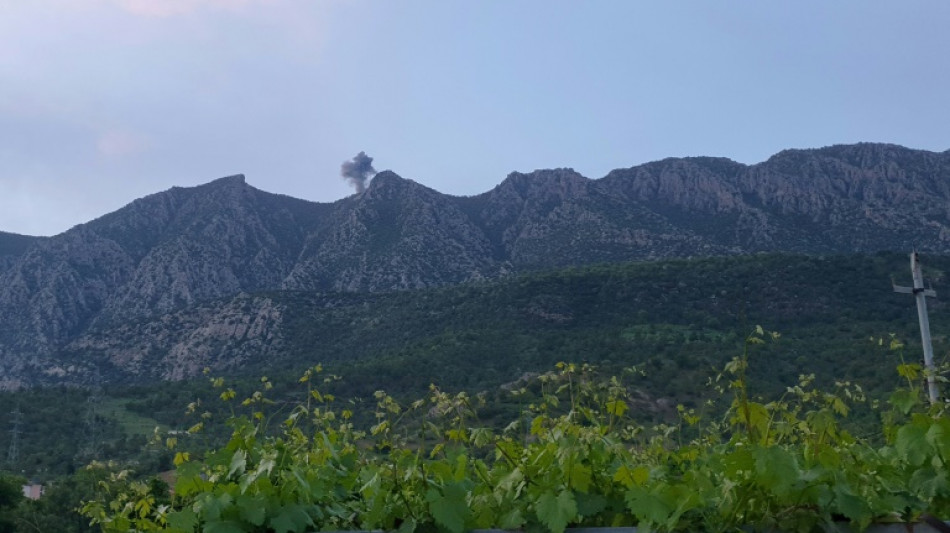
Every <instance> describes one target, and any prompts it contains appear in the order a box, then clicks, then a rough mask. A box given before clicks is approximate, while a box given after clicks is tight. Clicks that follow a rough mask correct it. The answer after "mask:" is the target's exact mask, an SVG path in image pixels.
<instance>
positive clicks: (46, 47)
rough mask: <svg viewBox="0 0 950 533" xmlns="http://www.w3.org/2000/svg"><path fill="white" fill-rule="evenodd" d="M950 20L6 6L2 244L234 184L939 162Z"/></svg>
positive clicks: (78, 2) (335, 6) (534, 6)
mask: <svg viewBox="0 0 950 533" xmlns="http://www.w3.org/2000/svg"><path fill="white" fill-rule="evenodd" d="M948 20H950V3H947V2H943V1H938V0H931V1H923V0H921V1H907V2H897V1H893V2H884V1H881V2H867V1H857V0H855V1H836V2H827V1H807V0H805V1H795V2H782V3H779V2H760V1H735V2H728V3H727V2H708V1H699V0H696V1H681V2H650V3H648V2H635V1H632V0H629V1H628V0H624V1H620V0H617V1H607V0H603V1H595V0H591V1H584V2H581V1H570V2H568V1H557V0H518V1H509V0H484V1H478V2H475V1H471V2H462V1H445V0H426V1H423V0H417V1H411V0H405V1H392V0H375V1H369V0H367V1H363V0H28V1H25V0H0V230H3V231H11V232H17V233H26V234H33V235H51V234H55V233H58V232H61V231H64V230H66V229H68V228H69V227H71V226H73V225H75V224H78V223H81V222H85V221H88V220H90V219H92V218H95V217H97V216H100V215H102V214H105V213H107V212H109V211H113V210H115V209H118V208H119V207H121V206H123V205H125V204H127V203H128V202H130V201H132V200H133V199H135V198H137V197H141V196H144V195H146V194H150V193H153V192H158V191H161V190H165V189H168V188H170V187H172V186H175V185H177V186H191V185H197V184H200V183H205V182H207V181H210V180H212V179H215V178H218V177H221V176H226V175H229V174H235V173H244V174H245V175H246V176H247V180H248V182H249V183H250V184H251V185H253V186H255V187H257V188H260V189H263V190H266V191H270V192H275V193H281V194H287V195H291V196H296V197H299V198H305V199H308V200H313V201H320V202H331V201H334V200H337V199H339V198H342V197H344V196H346V195H348V194H352V193H353V189H351V188H350V187H349V186H348V185H347V183H346V182H345V181H344V180H342V179H341V178H340V176H339V170H340V164H341V163H342V162H343V161H344V160H346V159H349V158H350V157H352V156H354V155H355V154H356V153H357V152H359V151H365V152H366V153H367V154H369V155H370V156H372V157H374V158H375V161H374V164H375V166H376V168H377V169H378V170H382V169H392V170H394V171H395V172H397V173H399V174H400V175H402V176H403V177H406V178H410V179H413V180H415V181H418V182H420V183H422V184H424V185H426V186H429V187H431V188H433V189H436V190H438V191H441V192H444V193H448V194H455V195H470V194H477V193H480V192H484V191H487V190H489V189H491V188H492V187H494V186H495V185H497V184H498V183H499V182H501V181H502V180H503V179H504V178H505V176H506V175H507V174H508V173H509V172H511V171H522V172H527V171H531V170H534V169H537V168H554V167H572V168H574V169H575V170H577V171H578V172H580V173H581V174H584V175H585V176H588V177H591V178H599V177H602V176H603V175H605V174H606V173H607V172H609V171H610V170H611V169H614V168H619V167H630V166H634V165H638V164H641V163H645V162H648V161H653V160H657V159H662V158H665V157H679V156H698V155H709V156H723V157H729V158H731V159H734V160H736V161H740V162H743V163H748V164H751V163H756V162H760V161H763V160H765V159H767V158H768V157H769V156H770V155H771V154H773V153H775V152H778V151H780V150H782V149H784V148H812V147H820V146H826V145H830V144H838V143H853V142H860V141H873V142H892V143H897V144H902V145H905V146H909V147H912V148H919V149H925V150H933V151H943V150H947V149H950V101H948V100H950V65H948V63H950V59H948V57H950V56H948V55H947V54H948V52H950V32H947V31H945V28H944V26H945V24H946V22H947V21H948Z"/></svg>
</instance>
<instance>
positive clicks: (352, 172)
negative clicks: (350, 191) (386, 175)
mask: <svg viewBox="0 0 950 533" xmlns="http://www.w3.org/2000/svg"><path fill="white" fill-rule="evenodd" d="M340 175H341V176H343V179H345V180H346V181H348V182H349V183H350V185H352V186H353V187H354V188H356V192H357V193H361V192H363V191H365V190H366V184H367V183H369V180H370V178H372V177H373V176H374V175H376V169H375V168H373V158H372V157H370V156H368V155H366V152H360V153H358V154H356V157H354V158H353V159H351V160H349V161H344V162H343V164H342V165H340Z"/></svg>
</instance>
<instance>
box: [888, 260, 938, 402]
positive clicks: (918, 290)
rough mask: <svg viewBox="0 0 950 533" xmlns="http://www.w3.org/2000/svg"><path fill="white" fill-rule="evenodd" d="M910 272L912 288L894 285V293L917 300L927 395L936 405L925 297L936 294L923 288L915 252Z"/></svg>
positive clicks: (932, 350) (934, 296) (934, 370)
mask: <svg viewBox="0 0 950 533" xmlns="http://www.w3.org/2000/svg"><path fill="white" fill-rule="evenodd" d="M910 272H911V275H913V276H914V286H913V287H901V286H899V285H894V292H903V293H907V294H913V295H914V298H915V299H916V300H917V318H919V319H920V342H921V344H923V345H924V368H926V373H927V393H928V395H929V396H930V403H937V381H936V379H935V374H936V369H935V368H934V347H933V343H932V342H931V341H930V319H929V318H928V317H927V296H930V297H931V298H936V297H937V293H936V292H934V291H932V290H930V289H925V288H924V276H923V274H921V273H920V260H919V259H918V257H917V250H914V251H913V253H911V254H910Z"/></svg>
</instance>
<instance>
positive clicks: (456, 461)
mask: <svg viewBox="0 0 950 533" xmlns="http://www.w3.org/2000/svg"><path fill="white" fill-rule="evenodd" d="M777 339H778V335H776V334H772V333H769V332H767V331H764V330H763V329H762V328H755V329H754V330H753V332H752V333H751V334H750V335H749V336H748V337H746V339H745V342H744V349H743V351H742V353H741V354H740V355H739V356H737V357H734V358H733V359H731V360H730V361H728V362H727V363H726V364H725V365H724V369H723V371H722V373H720V374H719V375H717V376H716V377H715V378H714V379H713V380H711V382H712V383H713V386H714V388H716V389H717V390H719V391H720V393H721V395H722V396H721V399H722V401H724V402H725V403H726V404H727V408H726V411H725V415H724V416H722V417H719V416H711V414H710V413H715V412H717V411H716V409H715V406H714V405H713V404H708V405H707V406H705V407H704V408H703V410H708V413H705V414H704V413H703V412H697V411H696V410H695V409H690V408H686V407H684V406H680V408H679V409H678V413H679V418H678V421H677V422H676V423H675V424H672V425H670V424H660V425H655V426H649V427H648V426H644V425H642V424H641V423H640V422H638V421H637V419H636V418H635V417H633V416H632V415H631V411H632V410H633V409H632V406H634V405H636V404H635V402H634V396H635V393H634V391H635V388H634V385H635V383H634V382H633V381H632V380H639V379H640V377H641V376H642V372H641V371H639V370H637V369H630V370H629V371H627V372H624V373H622V374H621V376H620V377H612V378H603V377H600V375H599V374H597V373H596V372H595V371H594V369H593V367H591V366H589V365H586V364H582V365H577V364H568V363H559V364H558V365H557V367H556V370H555V371H553V372H548V373H545V374H542V375H540V376H538V377H537V378H536V379H535V380H533V381H532V382H530V383H526V386H525V387H522V388H519V389H514V390H512V391H511V394H513V395H514V396H517V397H521V398H523V401H524V404H523V405H524V412H523V413H522V415H520V416H518V418H517V420H515V421H513V422H512V423H511V424H509V425H508V426H507V427H505V428H504V429H493V428H491V427H488V426H485V425H483V424H482V423H481V422H480V421H479V418H478V409H479V407H480V406H482V405H483V404H484V397H483V396H475V397H472V396H470V395H468V394H466V393H458V394H449V393H446V392H444V391H442V390H440V389H438V388H436V387H431V388H430V392H429V394H428V396H427V397H426V398H425V399H423V400H418V401H415V402H411V403H409V404H402V403H400V402H399V401H397V400H396V399H395V398H393V397H392V396H390V395H388V394H386V393H383V392H381V391H378V392H377V393H376V394H375V395H374V397H375V400H376V402H375V408H374V409H373V419H374V420H373V423H372V424H370V427H369V428H368V429H366V430H360V429H357V427H356V425H355V424H354V422H353V418H352V414H353V413H352V411H351V410H350V409H349V408H344V409H337V408H336V407H335V406H334V402H335V401H336V400H335V398H334V396H333V395H332V394H329V393H327V392H326V391H325V390H321V389H318V388H317V387H316V386H315V381H317V378H318V376H320V371H321V370H322V369H320V368H319V367H318V368H314V369H311V370H310V371H308V372H307V374H305V375H304V377H303V378H301V379H300V382H301V383H302V384H303V386H305V387H306V390H305V391H304V392H303V400H301V401H298V402H297V403H296V405H294V406H293V407H292V408H291V409H290V411H289V412H287V413H285V414H284V415H282V418H283V420H282V421H281V422H280V423H279V424H278V423H276V422H275V420H276V419H275V418H274V415H275V414H277V413H275V412H274V410H275V409H278V410H279V409H280V407H279V406H278V405H279V404H278V403H276V402H274V401H273V400H272V399H271V398H270V397H269V393H270V392H271V386H270V384H271V382H270V381H269V380H268V379H267V378H264V379H262V380H261V381H260V382H259V384H258V385H259V386H258V388H257V390H255V391H253V392H251V393H250V394H248V395H247V396H246V398H245V399H244V400H243V402H240V404H241V406H239V407H242V408H247V409H249V412H248V413H247V414H238V415H236V416H233V417H231V418H230V419H229V421H228V425H229V427H230V428H231V432H232V433H231V437H230V440H229V441H228V442H227V444H226V445H224V446H223V447H221V448H219V449H217V450H214V451H210V452H207V453H205V454H203V455H202V456H200V457H199V456H198V454H195V455H194V456H192V455H191V453H185V452H181V453H180V454H179V457H178V462H179V463H180V464H179V465H178V478H177V482H176V483H175V495H174V499H172V500H171V501H169V502H168V503H160V502H158V500H157V499H156V496H155V494H154V491H152V490H150V489H149V488H148V485H147V484H146V483H144V482H142V481H136V480H133V479H132V478H131V477H130V476H129V472H127V471H122V472H116V473H113V474H112V475H111V477H110V478H109V480H108V481H107V482H104V483H102V489H103V490H102V493H101V494H100V496H99V498H97V499H96V500H93V501H90V502H87V504H86V505H85V507H84V509H83V513H84V514H86V516H88V517H89V518H91V519H92V520H93V521H94V522H96V523H98V524H99V525H100V526H101V527H102V529H103V531H106V532H119V531H128V530H129V529H135V530H137V531H174V532H190V531H204V532H257V531H277V532H281V533H284V532H301V531H311V530H347V529H351V530H353V529H358V530H374V529H382V530H398V531H406V532H408V531H428V530H441V531H448V532H452V533H460V532H462V531H466V530H471V529H485V528H502V529H523V530H537V529H541V530H547V531H552V532H554V533H561V532H563V530H564V529H565V528H567V527H596V526H632V525H636V526H638V527H640V528H642V529H643V530H651V529H658V530H704V531H727V530H736V529H737V528H740V527H751V528H753V529H754V530H783V531H785V530H788V531H811V530H814V529H817V528H823V527H827V526H830V525H831V524H832V523H833V522H834V521H837V520H841V519H844V520H848V521H850V522H851V523H852V524H854V525H855V526H857V527H859V528H863V527H866V526H867V525H869V524H870V523H871V522H872V521H875V520H882V519H883V520H888V519H895V518H899V519H905V520H912V519H915V518H916V517H918V516H920V515H921V514H922V513H930V514H934V515H938V516H946V515H947V514H948V513H950V479H948V475H947V472H948V468H947V465H946V460H947V459H948V458H950V418H948V417H947V413H946V412H945V410H944V407H943V406H942V405H936V406H927V405H925V404H924V403H922V402H923V401H922V398H923V396H922V392H921V390H920V387H919V384H918V383H919V380H914V379H908V381H907V387H906V388H904V389H901V390H899V391H898V393H895V398H899V401H895V402H894V403H892V404H890V407H889V408H887V409H885V411H884V416H883V418H882V419H883V421H884V425H883V426H882V430H881V431H879V433H880V435H878V436H874V435H871V436H865V437H857V436H855V435H852V434H851V433H850V432H849V431H847V430H846V429H845V426H844V424H843V422H844V420H845V419H846V418H847V417H848V415H849V413H851V412H852V408H853V407H857V406H860V405H861V404H863V403H865V402H867V400H866V398H865V394H864V391H863V390H862V389H861V388H860V387H858V386H856V385H853V384H851V383H847V382H840V383H837V384H836V385H835V386H834V387H833V388H832V389H831V390H832V392H827V391H824V390H821V389H818V388H816V387H815V379H814V377H813V376H801V377H800V379H799V382H798V384H797V385H795V386H791V387H788V388H787V390H786V392H785V393H784V394H783V395H782V396H781V397H779V398H777V399H773V400H770V401H765V400H761V399H759V398H758V397H756V396H754V395H752V394H750V382H749V377H748V370H749V368H750V366H751V362H752V360H754V359H755V357H753V352H758V351H759V350H760V349H761V348H763V347H766V346H767V345H768V344H771V343H773V342H774V341H775V340H777ZM902 373H905V374H908V376H910V375H912V374H911V373H910V371H909V370H907V369H906V368H904V369H902ZM334 381H335V380H334V378H332V377H331V378H328V379H325V380H324V381H323V383H322V384H321V385H328V384H331V383H333V382H334ZM212 382H213V384H214V385H215V386H216V387H217V388H219V389H223V390H224V392H225V393H224V394H221V395H220V397H221V399H222V400H223V401H224V402H226V403H235V402H236V401H237V400H236V398H237V396H235V394H233V393H231V392H230V391H232V389H229V388H226V383H225V382H224V380H221V379H214V380H212ZM532 391H534V392H532ZM195 431H196V432H200V431H203V429H196V430H195ZM171 445H173V446H178V443H177V442H172V443H171Z"/></svg>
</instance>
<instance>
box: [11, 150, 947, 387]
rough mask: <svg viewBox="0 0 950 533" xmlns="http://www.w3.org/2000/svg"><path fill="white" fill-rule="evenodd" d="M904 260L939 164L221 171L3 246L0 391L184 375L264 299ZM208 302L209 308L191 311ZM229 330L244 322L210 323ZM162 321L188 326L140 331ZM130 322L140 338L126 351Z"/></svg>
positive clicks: (818, 161) (904, 158)
mask: <svg viewBox="0 0 950 533" xmlns="http://www.w3.org/2000/svg"><path fill="white" fill-rule="evenodd" d="M911 247H917V248H918V249H920V250H921V251H925V252H932V253H950V151H948V152H942V153H935V152H926V151H921V150H912V149H908V148H903V147H899V146H894V145H884V144H858V145H846V146H833V147H828V148H822V149H816V150H786V151H783V152H781V153H779V154H776V155H775V156H773V157H772V158H770V159H769V160H767V161H765V162H763V163H760V164H757V165H751V166H747V165H742V164H739V163H736V162H733V161H730V160H727V159H721V158H707V157H697V158H684V159H666V160H662V161H657V162H653V163H648V164H645V165H640V166H636V167H632V168H628V169H618V170H615V171H613V172H611V173H609V174H608V175H607V176H605V177H604V178H601V179H596V180H591V179H588V178H585V177H583V176H581V175H580V174H578V173H576V172H574V171H573V170H571V169H555V170H538V171H535V172H531V173H527V174H523V173H512V174H510V175H509V176H508V177H507V178H506V179H505V180H504V181H503V182H502V183H500V184H499V185H498V186H496V187H495V188H494V189H492V190H491V191H488V192H486V193H483V194H481V195H477V196H472V197H453V196H448V195H444V194H441V193H439V192H437V191H434V190H432V189H430V188H427V187H424V186H423V185H420V184H418V183H415V182H413V181H411V180H407V179H404V178H401V177H399V176H398V175H396V174H395V173H393V172H389V171H385V172H382V173H380V174H378V175H377V176H376V177H375V178H374V179H373V180H372V182H371V183H370V186H369V187H368V189H367V190H366V191H365V192H363V193H361V194H358V195H354V196H350V197H348V198H345V199H342V200H340V201H338V202H335V203H332V204H319V203H313V202H307V201H304V200H298V199H294V198H290V197H287V196H281V195H275V194H271V193H266V192H263V191H260V190H258V189H255V188H254V187H251V186H250V185H248V184H247V183H246V181H245V179H244V177H243V176H240V175H238V176H231V177H227V178H221V179H218V180H215V181H212V182H210V183H208V184H205V185H202V186H198V187H192V188H177V187H176V188H172V189H170V190H168V191H165V192H161V193H157V194H153V195H150V196H147V197H145V198H142V199H139V200H136V201H135V202H133V203H131V204H129V205H128V206H126V207H124V208H122V209H120V210H118V211H115V212H113V213H110V214H108V215H105V216H103V217H100V218H98V219H96V220H93V221H90V222H88V223H85V224H81V225H79V226H76V227H74V228H72V229H70V230H69V231H67V232H64V233H62V234H60V235H56V236H54V237H49V238H35V237H25V236H16V235H12V234H6V233H0V323H2V324H3V327H2V328H0V387H17V386H22V385H26V384H31V383H34V382H36V378H35V376H47V377H48V378H49V380H50V381H52V382H55V381H56V380H62V381H69V380H70V379H71V377H70V376H73V375H75V376H80V375H83V374H84V370H83V369H84V368H87V367H88V366H89V365H92V364H96V365H98V364H100V363H108V364H110V365H113V366H115V368H116V369H117V371H118V372H120V373H123V372H124V373H128V374H129V375H136V374H137V373H138V372H140V370H136V367H135V364H134V361H135V360H136V358H135V356H134V353H133V352H134V351H135V350H140V351H141V350H145V351H148V350H152V351H157V352H159V353H158V359H159V360H162V361H165V363H163V364H166V365H167V369H166V370H165V371H162V372H159V375H160V376H161V377H165V378H182V377H186V376H187V375H190V374H191V373H193V372H194V371H195V369H196V368H198V367H199V366H200V365H198V364H197V363H195V362H194V361H189V357H192V356H189V353H191V354H196V355H194V357H193V358H194V359H195V360H198V359H201V357H199V356H198V355H197V354H198V353H199V352H200V351H201V350H199V349H198V348H197V346H199V345H206V346H216V347H217V348H215V349H216V350H225V349H227V350H228V351H229V352H228V353H234V354H239V353H244V352H250V351H254V350H260V349H262V347H263V346H265V345H266V346H270V347H275V348H273V349H277V348H276V347H277V346H279V342H280V321H281V319H280V316H281V310H280V309H279V308H275V307H273V306H269V305H268V304H267V299H266V298H256V297H249V296H246V295H254V294H260V293H264V292H267V291H324V292H332V291H391V290H406V289H418V288H425V287H433V286H440V285H447V284H455V283H462V282H467V281H477V280H486V279H493V278H497V277H499V276H504V275H506V274H508V273H511V272H518V271H524V270H532V269H539V268H553V267H563V266H571V265H582V264H590V263H600V262H618V261H641V260H655V259H663V258H674V257H691V256H708V255H733V254H746V253H755V252H764V251H783V252H798V253H849V252H874V251H879V250H893V251H906V250H908V249H909V248H911ZM242 295H245V296H242ZM242 298H243V300H242ZM238 300H241V301H242V303H241V304H240V305H238V304H236V303H235V302H237V301H238ZM209 302H219V303H218V304H215V306H216V307H215V310H213V311H208V310H207V309H206V310H205V311H201V312H199V311H198V310H199V309H202V307H201V306H206V305H209ZM220 302H227V303H220ZM248 302H250V303H248ZM235 306H236V307H235ZM183 313H184V314H185V315H188V316H189V318H188V319H187V320H186V319H175V320H173V319H172V318H168V317H175V316H178V317H181V316H183V315H182V314H183ZM163 317H166V318H168V320H166V319H165V318H163ZM248 317H259V320H258V319H254V320H251V319H250V318H248ZM176 320H178V322H175V321H176ZM169 321H170V322H169ZM242 321H244V322H247V323H248V324H250V323H251V322H254V323H255V324H256V325H253V326H251V325H248V327H245V328H231V329H228V327H229V326H228V327H225V326H222V325H221V324H231V325H234V324H236V323H242ZM173 322H174V323H177V324H188V325H187V326H176V327H171V326H168V327H164V326H161V327H160V326H157V325H155V324H165V323H173ZM134 323H142V324H144V323H149V324H153V325H152V326H150V327H151V329H152V331H151V332H150V331H149V330H148V328H146V330H135V331H136V333H135V335H134V337H135V339H132V338H129V339H127V340H125V341H123V340H122V339H124V338H125V337H128V336H129V335H131V334H130V333H129V332H130V331H132V330H133V329H134V328H132V329H130V324H134ZM227 331H231V333H223V332H227ZM110 332H111V333H110ZM196 339H197V340H196ZM200 339H205V340H208V342H206V343H203V342H201V341H200ZM211 340H214V342H211ZM133 347H134V348H133ZM209 349H210V348H209ZM269 349H270V348H269ZM222 353H223V352H222ZM92 354H95V355H92ZM153 359H154V358H149V360H153ZM207 359H209V360H214V361H222V360H223V359H222V357H221V356H220V354H216V355H214V356H213V357H212V356H211V355H209V356H208V357H207ZM97 361H98V362H97ZM215 364H218V363H215ZM220 364H224V363H220ZM229 364H230V365H232V366H233V365H238V364H239V362H233V361H232V362H231V363H229ZM29 376H34V377H29Z"/></svg>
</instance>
